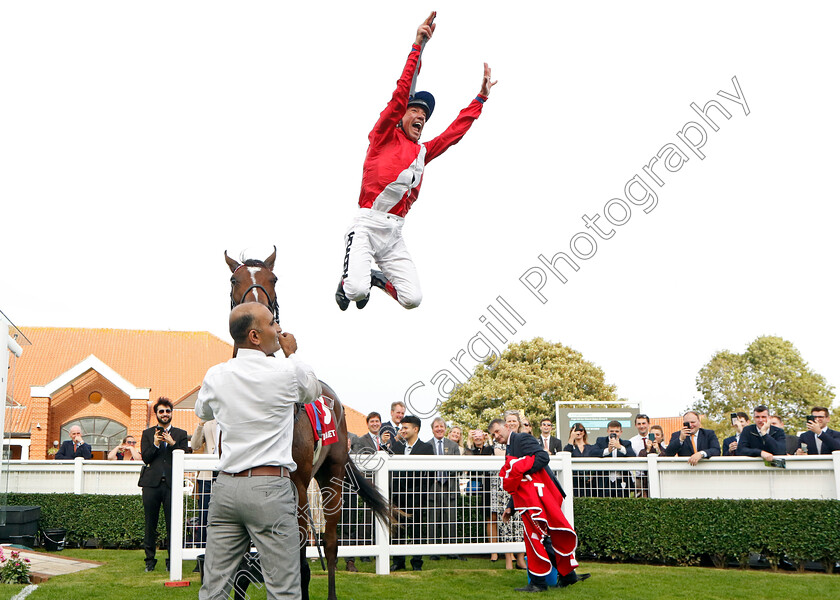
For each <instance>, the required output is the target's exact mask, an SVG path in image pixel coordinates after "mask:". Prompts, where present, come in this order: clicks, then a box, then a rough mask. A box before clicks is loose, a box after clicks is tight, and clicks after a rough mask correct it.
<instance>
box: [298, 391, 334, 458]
mask: <svg viewBox="0 0 840 600" xmlns="http://www.w3.org/2000/svg"><path fill="white" fill-rule="evenodd" d="M326 400H327V398H325V397H324V396H321V397H320V398H318V399H317V400H316V401H315V402H310V403H309V404H306V405H304V408H305V409H306V415H307V416H308V417H309V424H310V425H312V432H313V433H314V434H315V439H316V440H317V439H318V438H319V437H320V439H321V443H322V444H323V445H324V446H328V445H329V444H334V443H336V442H337V441H338V431H336V429H335V415H334V414H333V411H332V410H331V409H330V408H329V407H328V406H327V405H326V404H325V401H326Z"/></svg>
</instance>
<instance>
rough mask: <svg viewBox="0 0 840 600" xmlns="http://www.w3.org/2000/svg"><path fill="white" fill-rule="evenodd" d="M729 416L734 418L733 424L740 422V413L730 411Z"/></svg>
mask: <svg viewBox="0 0 840 600" xmlns="http://www.w3.org/2000/svg"><path fill="white" fill-rule="evenodd" d="M729 418H730V419H732V424H733V425H737V424H738V415H737V413H729Z"/></svg>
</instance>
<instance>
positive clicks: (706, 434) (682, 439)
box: [664, 410, 720, 467]
mask: <svg viewBox="0 0 840 600" xmlns="http://www.w3.org/2000/svg"><path fill="white" fill-rule="evenodd" d="M664 455H665V456H687V457H688V464H690V465H691V466H692V467H693V466H695V465H696V464H697V463H699V462H700V461H701V460H703V459H704V458H710V457H712V456H720V442H718V439H717V436H716V435H715V432H714V431H712V430H711V429H703V428H701V427H700V415H698V414H697V413H696V412H694V411H693V410H690V411H688V412H687V413H685V414H684V415H683V428H682V429H680V430H679V431H675V432H674V433H672V434H671V441H669V442H668V445H667V446H666V447H665V452H664Z"/></svg>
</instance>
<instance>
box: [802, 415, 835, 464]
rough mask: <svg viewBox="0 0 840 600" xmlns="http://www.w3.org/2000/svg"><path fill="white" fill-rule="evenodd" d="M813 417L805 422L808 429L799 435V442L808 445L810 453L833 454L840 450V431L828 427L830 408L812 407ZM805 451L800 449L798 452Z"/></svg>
mask: <svg viewBox="0 0 840 600" xmlns="http://www.w3.org/2000/svg"><path fill="white" fill-rule="evenodd" d="M811 417H813V418H809V419H808V420H807V421H806V422H805V426H806V428H807V429H808V431H806V432H805V433H803V434H802V435H800V436H799V442H800V443H801V444H805V445H807V447H808V454H831V453H832V452H834V451H835V450H840V431H834V430H833V429H829V428H828V409H827V408H825V407H824V406H815V407H814V408H812V409H811ZM800 453H803V452H802V450H801V449H800V450H799V451H798V452H797V454H800Z"/></svg>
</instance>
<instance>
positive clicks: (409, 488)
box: [391, 415, 435, 571]
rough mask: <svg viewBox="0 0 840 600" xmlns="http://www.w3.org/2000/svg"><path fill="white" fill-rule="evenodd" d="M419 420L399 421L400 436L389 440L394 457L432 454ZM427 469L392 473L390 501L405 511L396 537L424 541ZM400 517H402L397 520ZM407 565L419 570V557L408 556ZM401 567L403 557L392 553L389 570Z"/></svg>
mask: <svg viewBox="0 0 840 600" xmlns="http://www.w3.org/2000/svg"><path fill="white" fill-rule="evenodd" d="M419 433H420V419H419V418H418V417H415V416H414V415H408V416H407V417H405V418H404V419H402V421H401V422H400V437H401V438H402V439H399V440H393V441H392V442H391V450H392V451H393V453H394V456H434V454H435V452H434V450H432V446H431V445H430V444H427V443H425V442H422V441H420V439H419V438H418V437H417V436H418V435H419ZM429 477H430V474H429V472H428V471H398V472H395V473H394V478H393V484H392V486H391V489H392V490H394V500H395V501H396V504H397V506H398V507H399V508H400V509H401V510H402V511H404V512H406V513H407V517H405V518H404V519H405V522H404V525H405V528H404V529H403V530H402V531H401V534H400V537H404V536H405V535H406V534H407V535H408V536H410V537H411V541H412V542H413V543H415V544H424V543H426V521H427V519H426V514H425V513H426V511H425V508H426V497H427V495H428V491H429ZM400 520H401V521H402V520H403V519H402V518H401V519H400ZM411 568H412V569H414V570H415V571H421V570H422V569H423V557H422V556H412V557H411ZM402 569H405V556H395V557H394V564H393V565H391V570H392V571H400V570H402Z"/></svg>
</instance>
